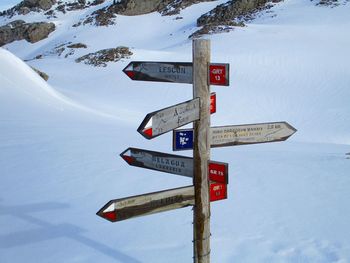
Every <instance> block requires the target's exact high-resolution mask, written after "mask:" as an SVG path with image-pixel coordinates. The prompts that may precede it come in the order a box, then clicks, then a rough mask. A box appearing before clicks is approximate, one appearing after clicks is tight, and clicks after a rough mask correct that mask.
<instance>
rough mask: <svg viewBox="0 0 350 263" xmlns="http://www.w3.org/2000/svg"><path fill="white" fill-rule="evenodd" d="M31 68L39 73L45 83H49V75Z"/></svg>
mask: <svg viewBox="0 0 350 263" xmlns="http://www.w3.org/2000/svg"><path fill="white" fill-rule="evenodd" d="M31 68H32V69H33V70H34V71H35V72H36V73H38V75H39V76H40V77H42V78H43V79H44V80H45V81H48V80H49V75H47V74H46V73H45V72H42V71H40V70H38V69H36V68H34V67H32V66H31Z"/></svg>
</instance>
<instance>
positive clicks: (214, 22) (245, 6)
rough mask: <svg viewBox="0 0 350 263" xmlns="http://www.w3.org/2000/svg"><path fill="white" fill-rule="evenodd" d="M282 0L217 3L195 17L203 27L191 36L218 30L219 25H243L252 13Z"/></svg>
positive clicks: (246, 0)
mask: <svg viewBox="0 0 350 263" xmlns="http://www.w3.org/2000/svg"><path fill="white" fill-rule="evenodd" d="M280 1H282V0H272V1H271V0H231V1H228V2H227V3H225V4H221V5H218V6H217V7H215V8H214V9H213V10H211V11H209V12H208V13H206V14H204V15H202V16H201V17H199V18H198V19H197V26H198V27H203V28H202V29H200V30H198V31H197V32H195V33H194V34H192V35H191V37H194V36H198V35H201V34H202V33H203V32H206V31H207V32H212V33H216V32H217V31H218V32H220V30H218V29H220V27H222V26H226V27H231V26H244V22H246V21H249V20H251V19H253V18H254V15H255V14H256V13H257V12H259V11H262V10H264V9H268V8H271V7H272V4H271V2H273V3H276V2H280Z"/></svg>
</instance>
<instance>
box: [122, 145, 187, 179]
mask: <svg viewBox="0 0 350 263" xmlns="http://www.w3.org/2000/svg"><path fill="white" fill-rule="evenodd" d="M120 156H121V157H122V158H123V159H124V160H125V161H126V162H127V163H128V164H129V165H131V166H137V167H141V168H146V169H151V170H156V171H160V172H165V173H171V174H177V175H182V176H186V177H193V159H192V158H191V157H187V156H180V155H174V154H167V153H162V152H155V151H148V150H144V149H137V148H128V149H126V150H125V151H124V152H122V153H121V154H120Z"/></svg>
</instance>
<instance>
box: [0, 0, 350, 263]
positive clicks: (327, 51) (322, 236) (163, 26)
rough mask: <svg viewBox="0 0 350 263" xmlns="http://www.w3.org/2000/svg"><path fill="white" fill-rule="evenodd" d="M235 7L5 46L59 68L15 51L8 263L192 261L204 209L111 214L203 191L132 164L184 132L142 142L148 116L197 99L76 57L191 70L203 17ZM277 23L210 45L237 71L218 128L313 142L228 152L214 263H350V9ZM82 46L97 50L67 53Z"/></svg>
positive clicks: (2, 224)
mask: <svg viewBox="0 0 350 263" xmlns="http://www.w3.org/2000/svg"><path fill="white" fill-rule="evenodd" d="M222 2H225V1H213V2H208V3H202V4H198V5H193V6H191V7H190V8H188V9H185V10H183V11H182V12H181V14H180V16H181V17H183V19H175V17H162V16H160V15H159V14H149V15H145V16H139V17H123V16H118V17H117V24H116V25H115V26H110V27H106V28H105V27H104V28H96V27H93V26H84V27H78V28H73V27H71V25H72V24H74V23H76V22H77V21H79V20H80V19H81V18H82V17H85V15H86V13H82V12H79V11H76V12H70V13H67V14H66V15H63V14H61V15H59V16H58V17H57V18H52V19H51V20H52V21H54V22H55V23H56V25H57V26H58V29H57V31H56V32H54V33H53V34H52V35H50V38H48V39H46V40H43V41H40V42H38V43H36V44H29V43H27V42H25V41H19V42H14V43H12V44H8V45H6V46H5V47H4V48H5V49H8V50H9V51H11V52H12V53H13V54H15V55H16V56H18V57H20V58H21V59H32V58H34V57H35V56H37V55H39V54H46V55H45V56H44V58H43V59H37V60H30V61H28V63H29V64H31V65H33V66H35V67H37V68H39V69H41V70H43V71H45V72H46V73H48V74H49V75H50V79H49V83H48V84H47V83H45V82H44V81H43V80H41V79H40V78H39V77H38V76H37V75H36V73H34V72H33V71H32V70H31V69H30V68H29V67H28V66H27V65H26V64H25V63H23V62H22V61H21V60H19V59H18V58H16V57H15V56H14V55H12V54H11V53H10V52H8V51H6V50H3V49H0V262H1V263H2V262H4V263H8V262H11V263H13V262H23V261H26V262H43V263H44V262H45V263H46V262H57V263H58V262H59V263H61V262H68V263H69V262H106V263H107V262H123V263H140V262H142V263H146V262H147V263H148V262H152V263H157V262H159V263H161V262H162V263H163V262H169V263H170V262H176V263H178V262H191V261H192V242H191V241H192V211H191V209H190V208H184V209H179V210H174V211H170V212H166V213H161V214H156V215H152V216H147V217H140V218H136V219H132V220H127V221H123V222H119V223H115V224H111V223H110V222H107V221H104V220H102V219H101V218H98V217H97V216H96V215H95V213H96V212H97V210H99V209H100V208H101V207H102V206H103V205H104V204H105V203H106V202H107V201H109V200H110V199H114V198H119V197H126V196H131V195H137V194H142V193H147V192H153V191H159V190H164V189H168V188H175V187H180V186H186V185H190V184H191V180H190V179H188V178H183V177H179V176H176V175H170V174H164V173H157V172H153V171H149V170H145V169H139V168H135V167H130V166H128V165H127V164H126V163H125V162H124V161H123V160H122V159H121V158H120V157H119V156H118V155H119V153H121V152H122V151H123V150H125V149H126V148H127V147H138V148H144V149H149V150H155V151H164V152H169V153H170V152H171V136H170V134H166V135H163V136H160V137H158V138H156V139H154V140H150V141H147V140H145V139H144V138H143V137H142V136H140V135H139V134H138V133H137V132H136V128H137V127H138V125H139V124H140V122H141V121H142V119H143V117H144V116H145V115H146V114H147V113H149V112H152V111H155V110H158V109H161V108H163V107H167V106H170V105H173V104H176V103H179V102H182V101H185V100H188V99H190V98H191V97H192V89H191V86H190V85H186V84H168V83H152V82H148V83H146V82H132V81H131V80H130V79H129V78H128V77H127V76H125V75H124V74H123V73H122V69H123V68H124V67H125V66H126V65H127V63H129V62H130V60H126V59H125V60H123V61H120V62H118V63H110V64H109V66H108V67H106V68H93V67H91V66H87V65H83V64H77V63H75V62H74V59H75V58H76V57H78V56H80V55H83V54H85V53H88V52H92V51H96V50H99V49H102V48H110V47H115V46H120V45H125V46H128V47H130V48H131V50H132V52H133V53H134V55H133V56H132V58H131V60H156V61H190V60H191V41H190V40H188V39H187V37H188V35H189V34H191V33H192V32H193V31H194V30H196V27H195V19H196V18H197V17H199V16H200V14H202V13H204V12H206V11H208V10H210V9H212V8H213V7H215V6H216V5H217V4H219V3H222ZM270 11H271V12H270ZM270 11H269V12H267V13H264V14H262V15H261V16H260V17H259V18H257V19H255V20H253V21H252V22H251V23H249V25H248V26H247V27H244V28H237V29H235V30H234V31H232V32H230V33H225V34H220V35H213V36H208V38H210V39H211V46H212V61H213V62H222V63H230V69H231V72H230V73H231V80H230V82H231V85H230V87H214V86H213V87H212V90H213V91H215V92H216V93H217V103H218V105H217V108H218V109H217V113H216V114H215V115H213V116H212V124H213V125H228V124H242V123H254V122H267V121H288V122H289V123H290V124H292V125H293V126H294V127H296V128H297V129H298V132H297V133H296V134H295V135H294V136H293V137H292V138H290V139H289V140H288V141H287V142H283V143H274V144H264V145H251V146H239V147H227V148H216V149H213V150H212V156H211V159H213V160H216V161H221V162H227V163H229V164H230V171H229V177H230V184H229V186H228V199H227V200H224V201H220V202H215V203H213V204H212V218H211V232H212V239H211V241H212V242H211V244H212V255H211V258H212V262H220V263H224V262H227V263H231V262H325V263H328V262H341V263H343V262H350V238H349V235H348V229H349V226H348V225H349V223H348V222H349V221H350V209H349V205H348V200H349V198H350V194H349V189H350V177H349V171H350V160H349V159H346V155H345V153H347V152H350V133H349V130H350V113H349V112H350V106H349V105H350V104H349V102H348V101H349V99H348V98H349V95H350V94H349V93H350V89H349V84H350V78H349V76H350V62H349V61H350V53H349V46H350V37H349V34H348V32H349V30H350V17H349V15H348V14H349V13H350V5H349V4H346V5H341V6H338V7H334V8H328V7H318V6H315V3H313V2H310V1H307V0H294V1H284V2H282V3H279V4H277V5H275V6H274V8H272V9H271V10H270ZM84 12H92V10H88V11H86V10H85V11H84ZM40 16H41V15H40V14H31V15H29V16H25V17H22V18H25V19H26V20H27V21H38V20H40V19H41V18H42V16H41V17H40ZM16 18H19V17H14V18H12V19H16ZM1 22H4V20H2V21H1ZM67 42H74V43H78V42H81V43H85V44H87V46H88V48H87V49H86V50H79V51H76V52H75V54H74V55H72V56H69V57H68V58H64V57H63V56H61V57H59V56H58V55H57V54H53V53H52V52H51V51H52V50H53V49H54V48H55V47H56V46H58V45H60V44H62V43H67ZM50 52H51V53H50ZM183 154H184V155H189V156H190V155H191V153H190V152H186V153H183Z"/></svg>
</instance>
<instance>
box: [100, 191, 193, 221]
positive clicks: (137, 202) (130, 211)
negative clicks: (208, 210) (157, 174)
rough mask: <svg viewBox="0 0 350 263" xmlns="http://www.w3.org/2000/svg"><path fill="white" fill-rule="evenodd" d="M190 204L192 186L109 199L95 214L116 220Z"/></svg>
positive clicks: (191, 200) (191, 201)
mask: <svg viewBox="0 0 350 263" xmlns="http://www.w3.org/2000/svg"><path fill="white" fill-rule="evenodd" d="M190 205H194V188H193V186H187V187H182V188H176V189H171V190H166V191H161V192H155V193H149V194H144V195H138V196H132V197H127V198H121V199H115V200H111V201H109V202H108V203H107V204H106V205H105V206H104V207H102V208H101V209H100V210H99V211H98V212H97V215H99V216H101V217H103V218H105V219H107V220H109V221H111V222H117V221H121V220H125V219H129V218H132V217H137V216H143V215H149V214H154V213H159V212H163V211H167V210H172V209H176V208H182V207H186V206H190Z"/></svg>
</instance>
